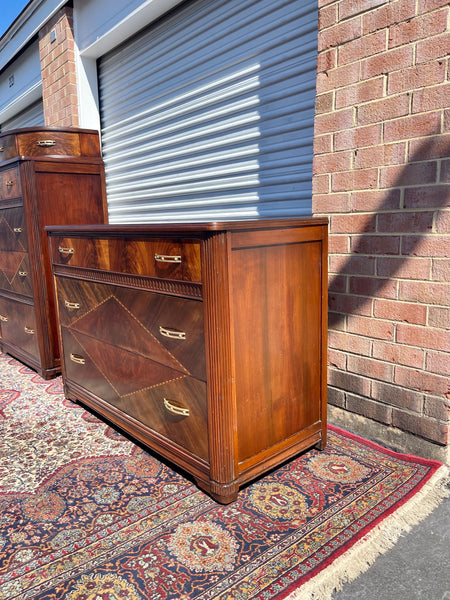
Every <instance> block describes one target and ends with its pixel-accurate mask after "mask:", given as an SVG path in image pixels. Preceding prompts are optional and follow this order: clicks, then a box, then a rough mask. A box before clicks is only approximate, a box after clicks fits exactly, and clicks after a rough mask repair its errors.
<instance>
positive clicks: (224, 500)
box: [195, 479, 239, 504]
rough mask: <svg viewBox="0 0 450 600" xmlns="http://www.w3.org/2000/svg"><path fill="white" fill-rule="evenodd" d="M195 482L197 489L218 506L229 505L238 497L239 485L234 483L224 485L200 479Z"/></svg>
mask: <svg viewBox="0 0 450 600" xmlns="http://www.w3.org/2000/svg"><path fill="white" fill-rule="evenodd" d="M195 481H196V483H197V485H198V487H199V488H201V489H202V490H203V491H204V492H206V493H207V494H208V495H209V496H211V498H213V499H214V500H215V501H216V502H218V503H219V504H230V502H234V501H235V500H236V498H237V496H238V492H239V485H238V484H237V483H236V482H233V483H230V484H225V483H217V481H202V480H201V479H196V480H195Z"/></svg>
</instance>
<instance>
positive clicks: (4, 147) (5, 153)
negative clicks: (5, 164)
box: [0, 134, 17, 161]
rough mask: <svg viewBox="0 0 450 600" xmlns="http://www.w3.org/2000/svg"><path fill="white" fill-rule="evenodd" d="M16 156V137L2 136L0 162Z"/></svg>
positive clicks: (0, 140)
mask: <svg viewBox="0 0 450 600" xmlns="http://www.w3.org/2000/svg"><path fill="white" fill-rule="evenodd" d="M15 156H17V147H16V136H15V135H13V134H11V135H4V136H2V137H1V138H0V161H3V160H9V159H10V158H14V157H15Z"/></svg>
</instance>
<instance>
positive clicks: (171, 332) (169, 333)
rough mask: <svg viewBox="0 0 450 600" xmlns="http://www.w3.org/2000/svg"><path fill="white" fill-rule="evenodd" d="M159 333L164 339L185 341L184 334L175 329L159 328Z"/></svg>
mask: <svg viewBox="0 0 450 600" xmlns="http://www.w3.org/2000/svg"><path fill="white" fill-rule="evenodd" d="M159 333H160V334H161V335H163V336H165V337H168V338H171V339H173V340H185V339H186V333H185V332H184V331H177V330H176V329H167V327H162V326H161V325H160V326H159Z"/></svg>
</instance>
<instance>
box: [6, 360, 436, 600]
mask: <svg viewBox="0 0 450 600" xmlns="http://www.w3.org/2000/svg"><path fill="white" fill-rule="evenodd" d="M0 429H1V430H0V599H1V600H13V599H14V600H15V599H20V600H22V599H23V600H25V599H30V598H32V599H34V600H44V599H45V600H57V599H58V600H62V599H64V600H119V599H125V600H149V599H150V600H167V599H173V600H190V599H197V600H229V599H239V600H249V599H252V600H269V599H275V598H276V599H283V598H289V599H291V600H292V599H296V600H298V599H314V598H315V599H318V600H326V599H327V598H331V595H332V593H333V590H334V589H336V588H339V586H340V585H341V584H342V583H343V582H344V581H346V580H350V579H352V578H354V577H355V576H356V575H357V574H358V573H359V572H361V571H363V570H364V569H366V568H367V566H368V565H369V564H370V563H371V562H373V560H374V559H375V557H376V556H377V554H379V553H380V552H382V551H384V550H385V549H386V548H388V547H390V546H392V545H393V544H394V543H395V540H396V539H397V538H398V536H399V535H400V534H401V533H402V532H403V531H405V530H407V529H408V528H410V527H411V526H412V525H413V524H414V523H416V522H418V521H419V520H420V519H421V518H423V517H424V516H425V515H427V514H428V513H429V512H430V511H431V510H432V509H433V508H434V507H435V506H436V505H437V504H438V503H439V501H440V500H441V499H442V498H443V497H444V496H445V495H446V492H445V485H444V481H445V478H446V468H445V467H444V466H443V465H441V464H440V463H438V462H434V461H428V460H423V459H419V458H414V457H411V456H406V455H400V454H395V453H394V452H392V451H389V450H386V449H383V448H381V447H380V446H377V445H375V444H373V443H370V442H367V441H365V440H363V439H361V438H358V437H356V436H354V435H351V434H349V433H347V432H344V431H342V430H340V429H337V428H334V427H330V435H329V443H328V446H327V448H326V449H325V450H324V451H322V452H319V451H316V450H311V451H309V452H306V453H304V454H303V455H301V456H299V457H298V458H296V459H295V460H292V461H290V462H289V463H288V464H285V465H283V466H282V467H280V468H278V469H277V470H275V471H273V472H271V473H269V474H267V475H266V476H265V477H263V478H261V479H259V480H258V481H256V482H254V483H253V484H251V485H249V486H247V487H246V488H244V489H243V490H242V491H241V492H240V494H239V497H238V499H237V500H236V501H235V502H234V503H232V504H230V505H228V506H221V505H219V504H217V503H216V502H214V501H213V500H212V499H211V498H209V497H208V496H207V495H206V494H204V493H203V492H201V491H200V490H199V489H198V488H197V487H196V486H195V485H194V484H193V483H192V482H191V481H189V479H187V478H186V477H185V476H183V473H180V472H177V471H176V470H174V469H172V468H171V467H170V466H168V465H167V464H165V463H163V462H161V461H159V460H158V459H157V458H156V457H155V456H153V455H152V454H151V453H149V452H146V451H145V450H143V449H142V448H140V447H138V446H137V445H135V444H133V443H132V442H131V441H129V440H128V439H126V438H125V437H123V436H122V435H120V434H119V433H118V432H116V431H115V430H113V429H112V428H111V427H109V426H108V425H107V424H105V423H104V422H102V421H101V420H99V419H98V418H96V417H94V416H93V415H91V414H90V413H88V412H87V411H85V410H84V409H83V408H82V407H80V406H78V405H76V404H72V403H71V402H69V401H67V400H66V399H64V395H63V388H62V383H61V379H60V378H58V379H56V380H53V381H51V382H48V381H44V380H43V379H41V378H40V377H39V376H38V375H36V373H34V372H33V371H31V370H30V369H28V368H27V367H25V366H23V365H21V364H20V363H18V362H17V361H15V360H14V359H12V358H11V357H9V356H6V355H4V354H0Z"/></svg>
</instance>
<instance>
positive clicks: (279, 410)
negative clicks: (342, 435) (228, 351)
mask: <svg viewBox="0 0 450 600" xmlns="http://www.w3.org/2000/svg"><path fill="white" fill-rule="evenodd" d="M320 269H321V244H320V242H305V243H298V244H290V245H287V246H281V245H280V246H268V247H259V248H246V249H240V250H234V251H233V252H232V277H233V292H234V293H233V319H234V331H235V340H234V342H235V344H234V352H235V370H236V398H237V427H238V445H239V460H240V461H242V460H245V459H247V458H249V457H251V456H254V455H257V454H258V453H259V452H262V451H264V450H265V449H267V448H270V447H272V446H274V445H276V444H277V443H279V442H282V441H283V440H286V439H288V438H289V437H290V436H294V435H295V434H297V433H298V432H301V431H302V430H303V429H305V428H307V427H309V426H310V425H313V424H314V423H317V422H318V421H319V419H320V405H319V398H320V383H321V378H320V369H319V368H318V365H319V364H320V359H321V344H320V339H321V338H320V333H321V331H320V323H321V320H320V316H321V276H320ZM255 422H257V431H256V432H255Z"/></svg>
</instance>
